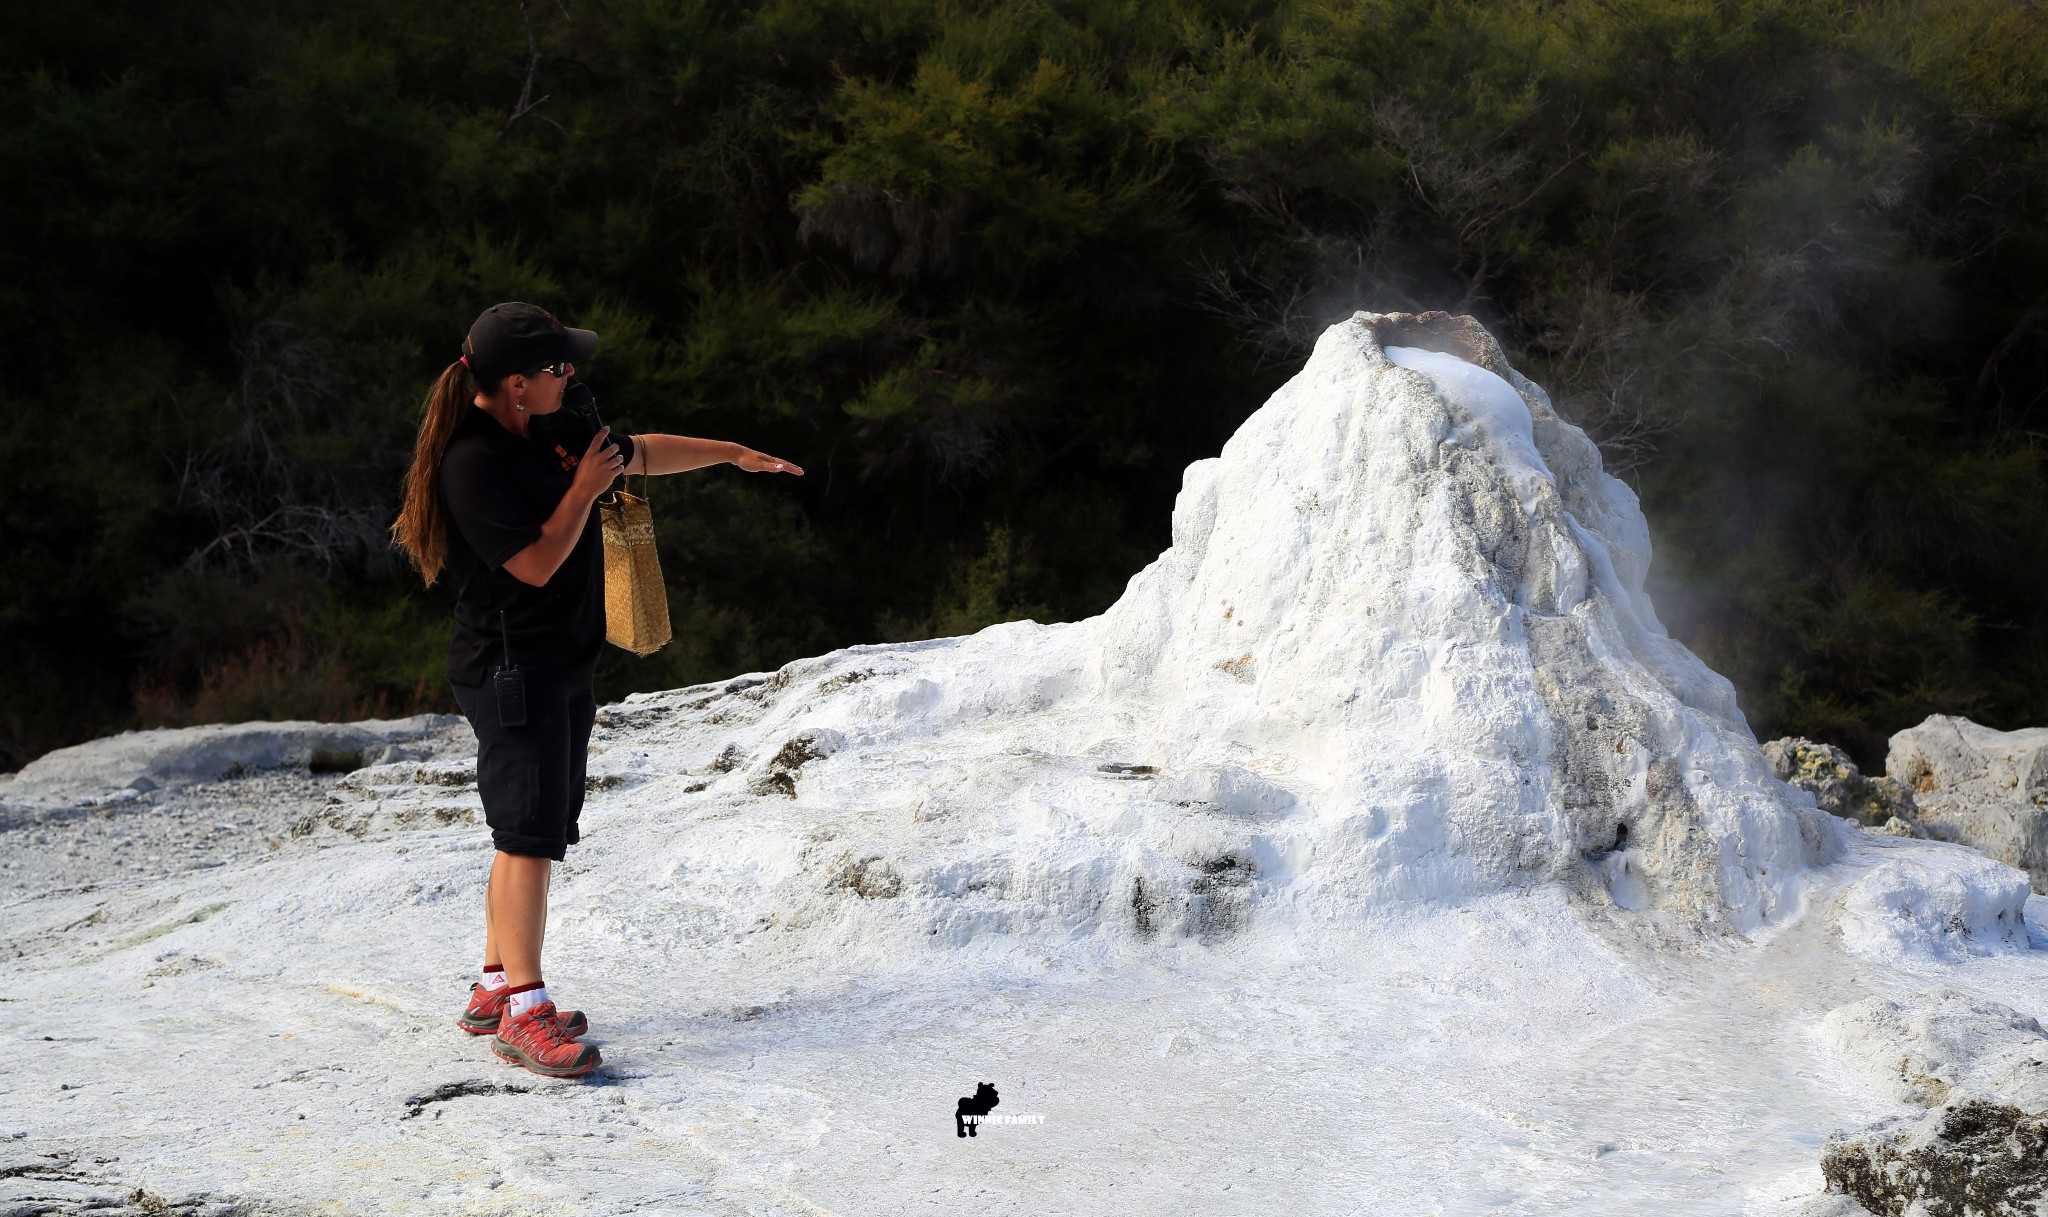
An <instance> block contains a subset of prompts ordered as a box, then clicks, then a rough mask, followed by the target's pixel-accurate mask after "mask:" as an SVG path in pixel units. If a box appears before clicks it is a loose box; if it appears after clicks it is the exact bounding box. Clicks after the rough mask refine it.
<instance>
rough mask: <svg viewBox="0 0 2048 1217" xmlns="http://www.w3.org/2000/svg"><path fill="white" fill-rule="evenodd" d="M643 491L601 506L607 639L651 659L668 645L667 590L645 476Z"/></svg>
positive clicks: (618, 494)
mask: <svg viewBox="0 0 2048 1217" xmlns="http://www.w3.org/2000/svg"><path fill="white" fill-rule="evenodd" d="M628 484H630V483H628ZM640 489H641V491H642V494H640V495H634V494H630V493H628V492H627V490H626V488H625V486H624V485H621V486H620V487H619V488H618V489H616V490H614V491H612V492H611V493H610V494H609V495H607V496H605V497H604V498H601V499H599V500H598V501H597V517H598V526H599V528H600V529H601V530H602V531H603V533H604V636H605V641H607V642H610V643H612V644H613V645H614V646H621V647H624V648H625V649H627V650H629V651H631V652H633V653H634V654H635V655H652V654H654V652H656V651H658V650H660V649H661V647H662V644H664V643H666V642H667V641H668V640H669V628H668V589H667V588H666V587H664V586H663V585H662V582H661V559H660V558H659V557H657V556H656V555H655V552H654V513H653V512H651V511H649V510H648V509H647V499H646V498H645V497H644V494H645V492H646V490H647V476H646V475H645V474H642V475H641V476H640Z"/></svg>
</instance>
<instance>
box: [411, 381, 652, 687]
mask: <svg viewBox="0 0 2048 1217" xmlns="http://www.w3.org/2000/svg"><path fill="white" fill-rule="evenodd" d="M527 429H528V431H529V432H530V434H529V435H528V436H526V437H521V436H517V435H514V434H512V433H511V432H510V431H507V430H505V428H504V427H502V426H500V425H499V423H498V420H496V419H494V418H492V417H491V416H490V415H489V414H487V413H485V412H484V411H483V410H481V409H478V408H477V407H475V406H471V407H469V412H468V415H467V416H466V417H465V418H464V419H463V420H462V422H461V423H460V424H459V425H458V426H457V427H456V429H455V435H454V437H453V438H451V439H450V440H449V441H448V449H447V451H446V452H444V453H443V454H442V456H441V512H442V519H443V520H445V521H446V522H447V526H448V527H447V532H448V569H449V570H450V571H452V572H453V573H454V576H455V578H456V580H457V587H458V588H459V591H458V592H457V594H456V597H455V637H454V639H453V640H452V641H451V642H450V643H449V646H448V679H449V680H452V681H454V682H456V683H457V684H465V685H480V684H483V683H484V682H485V681H487V680H488V679H490V674H491V672H492V671H494V670H495V669H497V668H499V667H501V666H503V665H504V663H505V645H504V644H503V643H502V642H500V641H499V637H500V634H499V626H498V613H499V611H500V610H503V611H504V614H505V633H507V634H509V635H510V637H511V647H512V662H514V663H516V664H518V665H519V667H520V668H521V669H522V670H524V671H525V672H527V673H528V674H530V675H531V676H533V677H535V678H537V679H542V680H554V681H560V682H562V683H588V682H589V681H590V678H591V675H592V673H593V672H594V671H595V670H596V668H597V656H598V652H599V651H600V650H601V649H602V648H603V646H604V544H603V542H602V541H601V540H600V539H599V537H598V522H597V512H596V510H594V509H593V510H592V511H591V512H590V513H589V515H588V516H587V517H586V518H585V519H584V521H583V533H582V535H581V536H580V537H578V538H577V540H576V545H575V547H574V548H573V549H571V550H570V551H569V556H568V557H567V558H565V559H564V560H563V562H562V565H561V566H560V567H559V568H558V569H557V570H556V571H555V573H554V575H553V577H551V578H550V579H549V580H548V581H547V582H546V583H545V584H543V585H542V586H540V587H533V586H531V585H529V584H527V583H524V582H522V581H520V580H519V579H517V578H515V577H514V576H513V575H512V574H511V573H509V572H507V571H505V570H503V569H501V568H502V567H503V566H504V565H505V560H506V559H508V558H510V557H511V556H512V555H514V554H516V553H518V552H519V551H520V550H522V549H525V548H526V547H527V546H529V545H531V544H533V543H534V542H535V541H536V540H539V539H540V530H541V525H543V524H545V523H546V522H547V520H548V517H549V516H552V515H553V514H554V513H555V508H556V507H557V506H559V505H560V504H561V501H562V496H563V495H564V494H566V493H567V492H568V490H569V486H570V484H571V483H572V482H574V481H575V478H576V465H577V462H578V461H580V460H581V459H582V456H583V453H584V451H585V450H586V449H587V448H588V447H589V446H590V437H591V433H590V429H589V427H588V425H587V424H585V423H584V421H583V419H582V417H581V416H580V415H577V414H575V413H572V412H570V411H566V410H557V411H555V412H553V413H550V414H542V415H536V416H535V417H533V418H532V419H530V420H529V421H528V423H527ZM613 439H614V440H615V441H616V442H617V443H618V445H619V452H620V453H621V454H622V455H623V456H625V457H626V459H628V460H631V459H632V456H633V441H632V438H631V437H629V436H626V435H621V434H618V433H616V432H615V433H613Z"/></svg>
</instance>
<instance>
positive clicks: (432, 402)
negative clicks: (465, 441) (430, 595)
mask: <svg viewBox="0 0 2048 1217" xmlns="http://www.w3.org/2000/svg"><path fill="white" fill-rule="evenodd" d="M477 393H478V386H477V382H476V381H475V379H474V378H472V377H471V376H470V374H469V368H468V367H467V366H466V365H464V364H463V363H462V361H461V360H457V361H456V362H454V363H451V364H449V365H448V366H447V368H446V369H444V370H443V371H442V373H441V378H440V379H439V380H436V381H435V382H434V388H433V391H432V392H430V393H428V394H427V404H426V410H425V414H424V416H423V417H422V418H421V419H420V434H419V439H418V440H417V441H415V442H414V444H413V449H412V468H411V469H409V470H407V471H406V474H405V506H403V507H401V508H400V509H399V511H398V518H397V519H396V520H394V521H392V523H391V542H392V544H394V545H396V546H398V547H399V548H400V549H403V550H404V551H405V554H406V556H407V557H408V558H411V559H412V564H413V565H414V566H417V567H419V568H420V574H422V575H424V576H426V579H427V586H428V587H432V586H434V581H435V580H437V579H439V578H440V577H441V565H442V563H444V562H446V561H447V560H448V529H447V525H446V524H445V523H444V522H443V521H442V519H441V454H442V453H444V452H446V451H448V441H449V440H451V439H453V438H454V437H455V428H456V427H457V426H458V425H459V424H460V423H461V422H462V420H463V417H464V415H463V411H465V410H469V409H473V408H474V407H473V406H472V405H471V404H470V403H471V402H473V401H474V400H475V399H476V396H477Z"/></svg>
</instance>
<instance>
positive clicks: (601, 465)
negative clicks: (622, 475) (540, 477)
mask: <svg viewBox="0 0 2048 1217" xmlns="http://www.w3.org/2000/svg"><path fill="white" fill-rule="evenodd" d="M625 467H626V458H624V457H622V456H620V455H619V446H618V445H617V444H615V443H613V442H612V429H611V428H610V427H601V428H599V429H598V432H597V434H596V435H593V436H591V437H590V447H588V448H586V449H584V451H583V459H582V460H580V461H578V462H576V480H575V481H573V482H571V483H569V492H570V493H571V494H574V495H577V496H579V497H581V498H582V499H583V501H584V502H586V503H594V502H596V501H597V497H598V496H599V495H601V494H603V493H604V492H605V491H607V490H610V489H611V486H612V481H613V480H614V479H616V478H617V477H618V476H619V470H621V469H623V468H625Z"/></svg>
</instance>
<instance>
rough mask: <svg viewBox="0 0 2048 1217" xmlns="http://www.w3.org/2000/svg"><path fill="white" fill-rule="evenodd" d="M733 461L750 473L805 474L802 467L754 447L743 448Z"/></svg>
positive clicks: (800, 475) (799, 475)
mask: <svg viewBox="0 0 2048 1217" xmlns="http://www.w3.org/2000/svg"><path fill="white" fill-rule="evenodd" d="M732 463H733V464H735V465H738V466H739V467H740V468H742V469H744V470H746V471H747V472H748V473H794V474H795V475H797V476H798V477H802V476H803V475H804V471H803V470H802V469H800V468H798V467H797V466H795V465H793V464H791V463H790V462H788V461H785V460H782V459H781V458H779V457H773V456H769V455H768V454H767V453H765V452H756V451H754V450H753V449H752V448H741V449H740V454H739V455H738V456H736V457H734V458H732Z"/></svg>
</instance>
